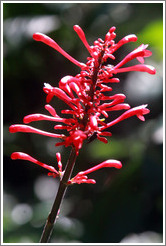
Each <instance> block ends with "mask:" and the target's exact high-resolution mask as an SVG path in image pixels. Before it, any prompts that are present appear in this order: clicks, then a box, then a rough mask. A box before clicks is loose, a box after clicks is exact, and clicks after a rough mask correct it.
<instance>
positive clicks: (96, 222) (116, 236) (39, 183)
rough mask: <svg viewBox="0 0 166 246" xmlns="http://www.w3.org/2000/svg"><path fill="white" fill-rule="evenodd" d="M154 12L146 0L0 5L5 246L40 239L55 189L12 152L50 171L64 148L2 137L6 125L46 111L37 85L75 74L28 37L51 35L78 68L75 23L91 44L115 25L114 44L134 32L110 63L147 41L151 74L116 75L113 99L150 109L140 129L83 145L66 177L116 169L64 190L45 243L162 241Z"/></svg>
mask: <svg viewBox="0 0 166 246" xmlns="http://www.w3.org/2000/svg"><path fill="white" fill-rule="evenodd" d="M162 13H163V6H162V3H150V2H149V3H141V2H140V3H130V2H128V3H126V2H124V3H115V2H114V3H104V2H103V3H65V2H64V3H51V2H50V3H47V2H43V3H21V2H19V3H3V16H4V22H3V31H4V83H3V90H4V91H3V93H4V98H3V99H4V117H3V119H4V242H5V243H30V242H31V243H36V242H38V241H39V238H40V235H41V233H42V230H43V226H44V223H45V220H46V218H47V215H48V213H49V211H50V208H51V206H52V203H53V200H54V197H55V194H56V190H57V185H58V184H57V182H56V180H54V179H52V178H49V177H47V175H46V174H47V172H46V171H45V170H43V169H42V168H40V167H38V166H35V165H33V164H31V163H26V162H25V161H12V160H11V159H10V154H11V153H12V152H13V151H23V152H25V153H28V154H30V155H32V156H34V157H36V158H37V159H39V160H41V161H42V162H46V163H50V164H51V165H57V163H56V161H55V153H56V152H58V151H60V152H61V153H62V161H63V163H64V165H65V163H66V161H67V159H68V155H69V152H70V149H69V148H67V149H64V148H63V147H58V148H55V146H54V145H55V143H56V140H54V139H49V138H47V137H42V136H35V135H31V134H22V133H18V134H9V132H8V127H9V125H10V124H14V123H21V122H22V118H23V117H24V116H25V115H27V114H30V113H35V112H40V113H43V112H45V111H44V105H45V95H44V93H43V91H42V86H43V83H44V82H47V83H50V84H51V85H52V86H57V84H58V81H59V80H60V79H61V78H62V77H63V76H65V75H76V74H77V73H78V72H79V69H78V68H77V67H75V66H74V65H73V64H72V63H70V61H68V60H66V59H65V58H64V57H62V56H61V55H60V54H58V53H57V52H56V51H54V50H52V49H51V48H50V47H47V46H46V45H44V44H41V43H37V42H34V41H33V40H32V34H33V33H34V32H43V33H45V34H47V35H49V36H50V37H52V38H53V39H55V40H56V41H57V43H58V44H59V45H60V46H61V47H63V48H64V49H65V50H66V51H67V52H69V53H70V54H71V55H72V56H73V57H75V58H76V59H78V60H80V61H83V62H85V61H86V57H87V55H88V53H87V52H86V50H85V48H84V47H83V45H82V43H81V42H80V40H79V39H78V37H77V36H76V35H75V33H74V32H73V30H72V26H73V25H74V24H78V25H80V26H81V27H82V28H83V30H84V31H85V33H86V37H87V40H88V41H89V43H90V44H92V43H93V41H94V40H95V39H96V38H98V37H101V38H102V37H104V35H105V34H106V32H107V31H108V30H109V28H110V27H111V26H113V25H115V26H116V27H117V30H116V33H117V37H116V41H118V40H120V39H121V38H122V37H123V36H125V35H128V34H130V33H135V34H136V35H137V36H138V42H137V43H132V44H127V45H126V46H124V47H122V48H121V49H120V50H119V51H118V52H117V53H116V58H117V59H116V62H118V61H120V60H121V59H122V58H123V57H124V56H125V55H126V54H127V53H128V52H130V51H131V50H132V49H133V48H136V47H138V45H140V44H141V43H148V44H149V49H150V50H152V52H153V55H152V57H150V58H148V59H147V61H146V63H147V64H149V65H154V66H155V67H156V69H157V74H156V75H155V76H152V75H147V74H144V73H139V75H138V73H136V72H133V73H130V74H133V77H132V75H130V74H121V75H120V76H119V78H120V79H121V83H119V84H116V85H114V86H113V89H114V90H113V93H114V92H118V93H125V94H126V96H127V98H126V102H128V103H130V105H131V106H137V105H138V104H143V103H148V105H149V108H150V110H151V113H150V114H149V115H147V116H146V122H144V123H142V122H140V121H139V120H138V119H135V118H132V119H128V120H126V121H124V122H122V123H120V124H118V125H117V126H115V127H114V126H113V127H112V128H111V129H110V130H111V132H112V134H113V137H111V138H110V140H109V143H108V144H107V145H105V144H104V143H101V142H98V141H97V140H94V141H93V142H92V143H90V144H85V145H84V146H83V149H82V150H81V151H80V156H79V157H78V160H77V163H76V166H75V169H74V173H76V172H78V171H81V170H85V169H86V168H89V167H91V166H92V165H94V164H98V163H100V162H101V161H104V160H106V159H118V160H121V162H122V163H123V168H122V169H121V170H115V169H103V170H100V171H98V172H96V173H94V174H92V175H91V177H92V178H94V179H96V181H97V184H96V185H86V184H83V185H74V186H72V187H71V188H69V189H68V192H67V194H66V196H65V199H64V202H63V205H62V208H61V213H60V217H59V220H58V222H57V224H56V226H55V229H54V232H53V237H52V239H51V242H52V243H72V242H73V243H74V242H76V243H77V242H81V243H119V242H122V241H123V242H133V241H132V240H134V243H137V242H138V243H139V242H141V243H145V242H150V243H153V242H156V241H157V242H162V233H163V227H162V226H163V208H162V197H163V174H162V171H163V166H162V163H163V159H162V156H163V153H162V151H163V149H162V110H163V108H162V107H163V99H162V89H163V85H162V50H163V46H162V45H163V44H162V41H163V40H162V39H163V38H162V35H163V27H162V21H163V20H162ZM130 81H131V82H130ZM133 91H135V94H134V93H133ZM52 105H54V106H55V108H56V110H57V112H58V113H59V112H60V110H61V109H62V108H63V107H64V104H63V103H62V102H60V101H59V100H55V99H54V100H53V101H52ZM114 116H116V114H115V115H114V114H112V115H111V117H114ZM32 125H34V126H38V127H39V128H41V129H46V130H52V126H53V125H52V124H50V125H48V123H47V122H46V123H45V122H40V123H37V124H35V123H33V124H32Z"/></svg>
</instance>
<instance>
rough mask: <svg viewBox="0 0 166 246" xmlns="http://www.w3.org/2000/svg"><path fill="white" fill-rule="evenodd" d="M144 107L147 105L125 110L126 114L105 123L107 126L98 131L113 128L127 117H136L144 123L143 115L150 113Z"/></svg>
mask: <svg viewBox="0 0 166 246" xmlns="http://www.w3.org/2000/svg"><path fill="white" fill-rule="evenodd" d="M146 107H147V104H146V105H141V106H138V107H135V108H131V109H129V110H127V111H126V112H124V113H123V114H122V115H121V116H119V117H118V118H116V119H115V120H113V121H111V122H109V123H107V126H102V127H100V130H103V129H105V128H108V127H110V126H113V125H115V124H117V123H119V122H120V121H122V120H125V119H127V118H129V117H132V116H134V115H136V116H137V117H138V118H139V119H140V120H142V121H145V118H144V116H143V115H145V114H148V113H149V112H150V110H149V109H147V108H146Z"/></svg>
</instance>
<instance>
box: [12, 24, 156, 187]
mask: <svg viewBox="0 0 166 246" xmlns="http://www.w3.org/2000/svg"><path fill="white" fill-rule="evenodd" d="M115 29H116V28H115V27H111V28H110V30H109V31H108V33H107V34H106V36H105V39H104V40H102V39H101V38H99V39H98V40H96V41H95V42H94V44H93V45H91V46H90V45H89V44H88V42H87V40H86V37H85V34H84V32H83V30H82V29H81V28H80V27H79V26H78V25H75V26H74V30H75V31H76V33H77V34H78V36H79V38H80V39H81V41H82V42H83V44H84V45H85V47H86V49H87V50H88V52H89V55H90V56H89V57H88V58H87V62H86V63H81V62H79V61H77V60H76V59H75V58H73V57H71V56H70V55H69V54H68V53H66V52H65V51H64V50H63V49H62V48H61V47H60V46H59V45H58V44H57V43H56V42H55V41H54V40H52V39H51V38H50V37H48V36H46V35H45V34H42V33H35V34H34V35H33V38H34V40H36V41H40V42H43V43H45V44H47V45H49V46H51V47H52V48H54V49H55V50H57V51H58V52H60V53H61V54H62V55H63V56H65V57H66V58H67V59H68V60H70V61H71V62H72V63H74V64H75V65H77V66H78V67H79V68H80V69H81V71H80V73H79V74H77V75H76V76H71V75H67V76H65V77H63V78H62V79H61V80H60V81H59V87H53V86H51V85H50V84H48V83H45V84H44V87H43V90H44V92H45V93H46V95H47V96H46V102H47V103H50V101H51V100H52V99H53V97H57V98H59V99H60V100H62V101H63V102H64V103H65V104H66V105H67V107H68V109H63V110H61V115H62V116H59V115H57V113H56V111H55V109H54V108H53V107H52V106H51V105H49V104H46V105H45V109H46V110H47V111H48V112H49V114H50V115H45V114H30V115H27V116H25V117H24V119H23V121H24V124H29V123H31V122H33V121H41V120H45V121H53V122H58V123H59V122H60V123H61V124H60V125H55V126H54V129H53V131H57V130H66V133H64V134H57V133H54V132H52V133H50V132H46V131H43V130H39V129H36V128H34V127H31V126H28V125H19V124H18V125H12V126H10V128H9V131H10V132H11V133H13V132H27V133H36V134H41V135H45V136H48V137H53V138H58V139H60V140H61V142H58V143H57V144H56V146H59V145H64V146H65V147H68V146H72V147H73V148H74V149H75V152H76V154H77V155H78V154H79V150H80V149H81V148H82V145H83V143H84V141H85V140H86V139H87V141H88V142H90V141H92V138H93V136H96V137H97V139H98V140H100V141H102V142H104V143H107V142H108V140H107V138H106V137H109V136H111V135H112V134H111V133H110V132H109V131H104V130H105V129H107V128H110V127H111V126H113V125H115V124H117V123H119V122H120V121H123V120H125V119H127V118H129V117H131V116H137V117H138V119H140V120H141V121H144V120H145V118H144V115H146V114H148V113H149V112H150V110H149V109H148V108H147V105H141V106H138V107H134V108H130V105H129V104H127V103H125V102H124V101H125V99H126V96H125V95H124V94H112V88H111V86H110V85H111V83H119V82H120V80H119V78H117V77H114V75H117V74H118V73H122V72H130V71H140V72H147V73H149V74H155V72H156V71H155V68H154V67H152V66H150V65H146V64H144V58H146V57H149V56H151V55H152V52H151V51H149V50H147V47H148V45H144V44H142V45H140V46H139V47H138V48H136V49H134V50H133V51H132V52H130V53H129V54H128V55H127V56H125V57H124V58H123V59H122V61H120V62H119V63H117V64H116V65H115V66H113V65H112V64H110V63H111V60H115V61H116V57H115V55H114V52H115V51H117V50H118V49H119V48H120V47H121V46H122V45H124V44H126V43H129V42H136V41H137V37H136V36H135V35H134V34H131V35H128V36H126V37H124V38H122V39H121V40H120V41H119V42H117V43H116V42H115V41H114V39H115V37H116V34H115V32H114V31H115ZM133 59H137V60H138V62H139V64H137V65H134V66H128V67H123V66H124V65H126V64H127V63H128V62H130V61H131V60H133ZM105 93H106V94H105ZM121 110H125V112H123V113H122V114H121V115H120V116H119V117H117V118H116V119H114V120H112V121H110V122H107V118H108V116H109V112H111V111H121ZM65 114H67V115H69V116H68V117H67V118H65V117H64V115H65ZM12 158H13V159H24V160H29V161H32V162H34V163H36V164H39V162H38V161H37V160H35V159H33V158H32V157H30V156H29V155H26V154H23V153H20V152H15V153H13V154H12ZM57 160H58V167H59V171H56V170H55V169H53V168H51V170H52V171H51V170H50V166H47V165H46V164H41V163H40V164H39V165H41V166H43V167H45V168H46V169H48V170H49V171H51V172H49V175H50V176H53V177H56V176H58V175H59V176H62V175H63V171H62V163H61V157H60V155H59V154H57ZM103 167H116V168H120V167H121V163H120V162H119V161H116V160H108V161H105V162H103V163H101V164H99V165H97V166H96V167H93V168H91V169H89V170H87V171H84V172H79V173H78V174H77V175H76V176H75V177H74V178H73V179H72V180H71V181H69V183H95V181H94V180H91V179H88V178H87V176H86V175H87V174H89V173H90V172H93V171H96V170H97V169H99V168H103Z"/></svg>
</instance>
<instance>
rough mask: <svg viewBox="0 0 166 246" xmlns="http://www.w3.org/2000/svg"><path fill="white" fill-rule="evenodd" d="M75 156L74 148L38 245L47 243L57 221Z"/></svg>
mask: <svg viewBox="0 0 166 246" xmlns="http://www.w3.org/2000/svg"><path fill="white" fill-rule="evenodd" d="M76 158H77V155H76V151H75V149H74V148H72V150H71V153H70V157H69V159H68V162H67V165H66V169H65V172H64V175H63V178H62V180H61V181H60V185H59V189H58V192H57V195H56V198H55V201H54V204H53V206H52V209H51V212H50V214H49V216H48V218H47V221H46V224H45V226H44V229H43V233H42V236H41V239H40V243H47V242H48V241H49V238H50V236H51V233H52V230H53V227H54V223H55V221H56V219H57V214H58V211H59V209H60V206H61V203H62V199H63V197H64V194H65V191H66V189H67V186H68V184H67V182H68V181H69V179H70V176H71V173H72V171H73V167H74V164H75V161H76Z"/></svg>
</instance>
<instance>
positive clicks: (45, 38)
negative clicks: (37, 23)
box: [33, 32, 85, 68]
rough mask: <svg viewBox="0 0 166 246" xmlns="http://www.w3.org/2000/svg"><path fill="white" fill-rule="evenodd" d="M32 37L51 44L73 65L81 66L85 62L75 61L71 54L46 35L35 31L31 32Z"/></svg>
mask: <svg viewBox="0 0 166 246" xmlns="http://www.w3.org/2000/svg"><path fill="white" fill-rule="evenodd" d="M33 39H34V40H36V41H41V42H43V43H45V44H47V45H49V46H51V47H52V48H53V49H55V50H57V51H58V52H59V53H61V54H62V55H63V56H65V57H66V58H67V59H68V60H70V61H71V62H73V63H74V64H75V65H77V66H79V67H81V68H82V67H84V66H85V64H83V63H81V62H79V61H77V60H76V59H74V58H73V57H72V56H70V55H69V54H68V53H66V52H65V51H64V50H63V49H62V48H61V47H60V46H59V45H58V44H57V43H56V42H55V41H54V40H53V39H51V38H50V37H48V36H47V35H45V34H42V33H39V32H37V33H34V34H33Z"/></svg>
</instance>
